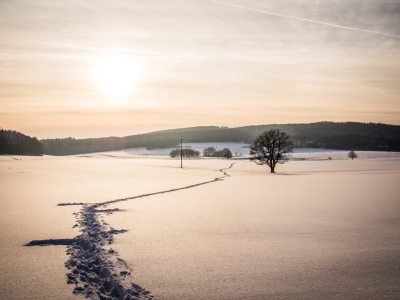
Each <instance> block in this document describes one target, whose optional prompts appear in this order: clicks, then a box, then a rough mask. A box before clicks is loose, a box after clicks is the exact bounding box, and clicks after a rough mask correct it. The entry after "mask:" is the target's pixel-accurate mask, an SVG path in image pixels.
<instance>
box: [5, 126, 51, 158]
mask: <svg viewBox="0 0 400 300" xmlns="http://www.w3.org/2000/svg"><path fill="white" fill-rule="evenodd" d="M0 154H12V155H43V154H44V145H43V144H42V143H41V142H39V141H38V139H37V138H35V137H30V136H27V135H24V134H22V133H20V132H17V131H14V130H4V129H1V130H0Z"/></svg>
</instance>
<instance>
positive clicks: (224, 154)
mask: <svg viewBox="0 0 400 300" xmlns="http://www.w3.org/2000/svg"><path fill="white" fill-rule="evenodd" d="M220 156H221V157H225V158H226V159H230V158H232V152H231V150H229V149H228V148H224V149H222V150H221V155H220Z"/></svg>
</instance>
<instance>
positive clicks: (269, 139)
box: [250, 129, 293, 173]
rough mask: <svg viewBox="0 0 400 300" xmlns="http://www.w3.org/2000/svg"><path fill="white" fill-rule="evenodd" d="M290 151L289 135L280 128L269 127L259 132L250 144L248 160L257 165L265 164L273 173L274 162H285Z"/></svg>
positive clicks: (291, 144) (291, 146) (291, 147)
mask: <svg viewBox="0 0 400 300" xmlns="http://www.w3.org/2000/svg"><path fill="white" fill-rule="evenodd" d="M291 152H293V142H292V141H291V140H290V136H289V135H288V134H287V133H286V132H284V131H282V130H280V129H271V130H269V131H265V132H264V133H261V134H260V135H259V136H258V137H257V138H256V139H255V140H254V142H253V144H251V145H250V155H251V156H252V157H251V158H250V160H251V161H254V162H255V163H256V164H258V165H264V164H267V165H268V166H269V167H270V168H271V173H275V166H276V164H283V163H285V162H287V161H288V158H289V157H290V153H291Z"/></svg>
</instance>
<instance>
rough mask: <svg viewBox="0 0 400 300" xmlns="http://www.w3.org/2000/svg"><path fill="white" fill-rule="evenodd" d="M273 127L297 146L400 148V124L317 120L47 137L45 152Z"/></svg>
mask: <svg viewBox="0 0 400 300" xmlns="http://www.w3.org/2000/svg"><path fill="white" fill-rule="evenodd" d="M271 128H278V129H282V130H284V131H285V132H287V133H288V134H290V136H291V137H292V140H293V142H294V144H295V147H315V148H318V147H321V148H329V149H342V150H348V149H351V150H376V151H379V150H380V151H400V126H398V125H387V124H380V123H356V122H345V123H335V122H318V123H310V124H269V125H253V126H244V127H236V128H228V127H225V126H224V127H217V126H206V127H205V126H199V127H190V128H180V129H169V130H162V131H156V132H150V133H145V134H137V135H131V136H125V137H105V138H93V139H92V138H90V139H74V138H70V137H69V138H64V139H45V140H41V142H42V143H43V144H44V146H45V153H46V154H50V155H70V154H80V153H90V152H99V151H111V150H121V149H126V148H136V147H147V148H148V149H154V148H172V147H176V146H178V144H179V143H180V139H183V141H184V142H186V143H188V142H192V143H202V142H245V143H251V142H252V141H253V140H254V138H255V137H256V136H257V135H259V134H260V133H262V132H264V131H266V130H269V129H271Z"/></svg>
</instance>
